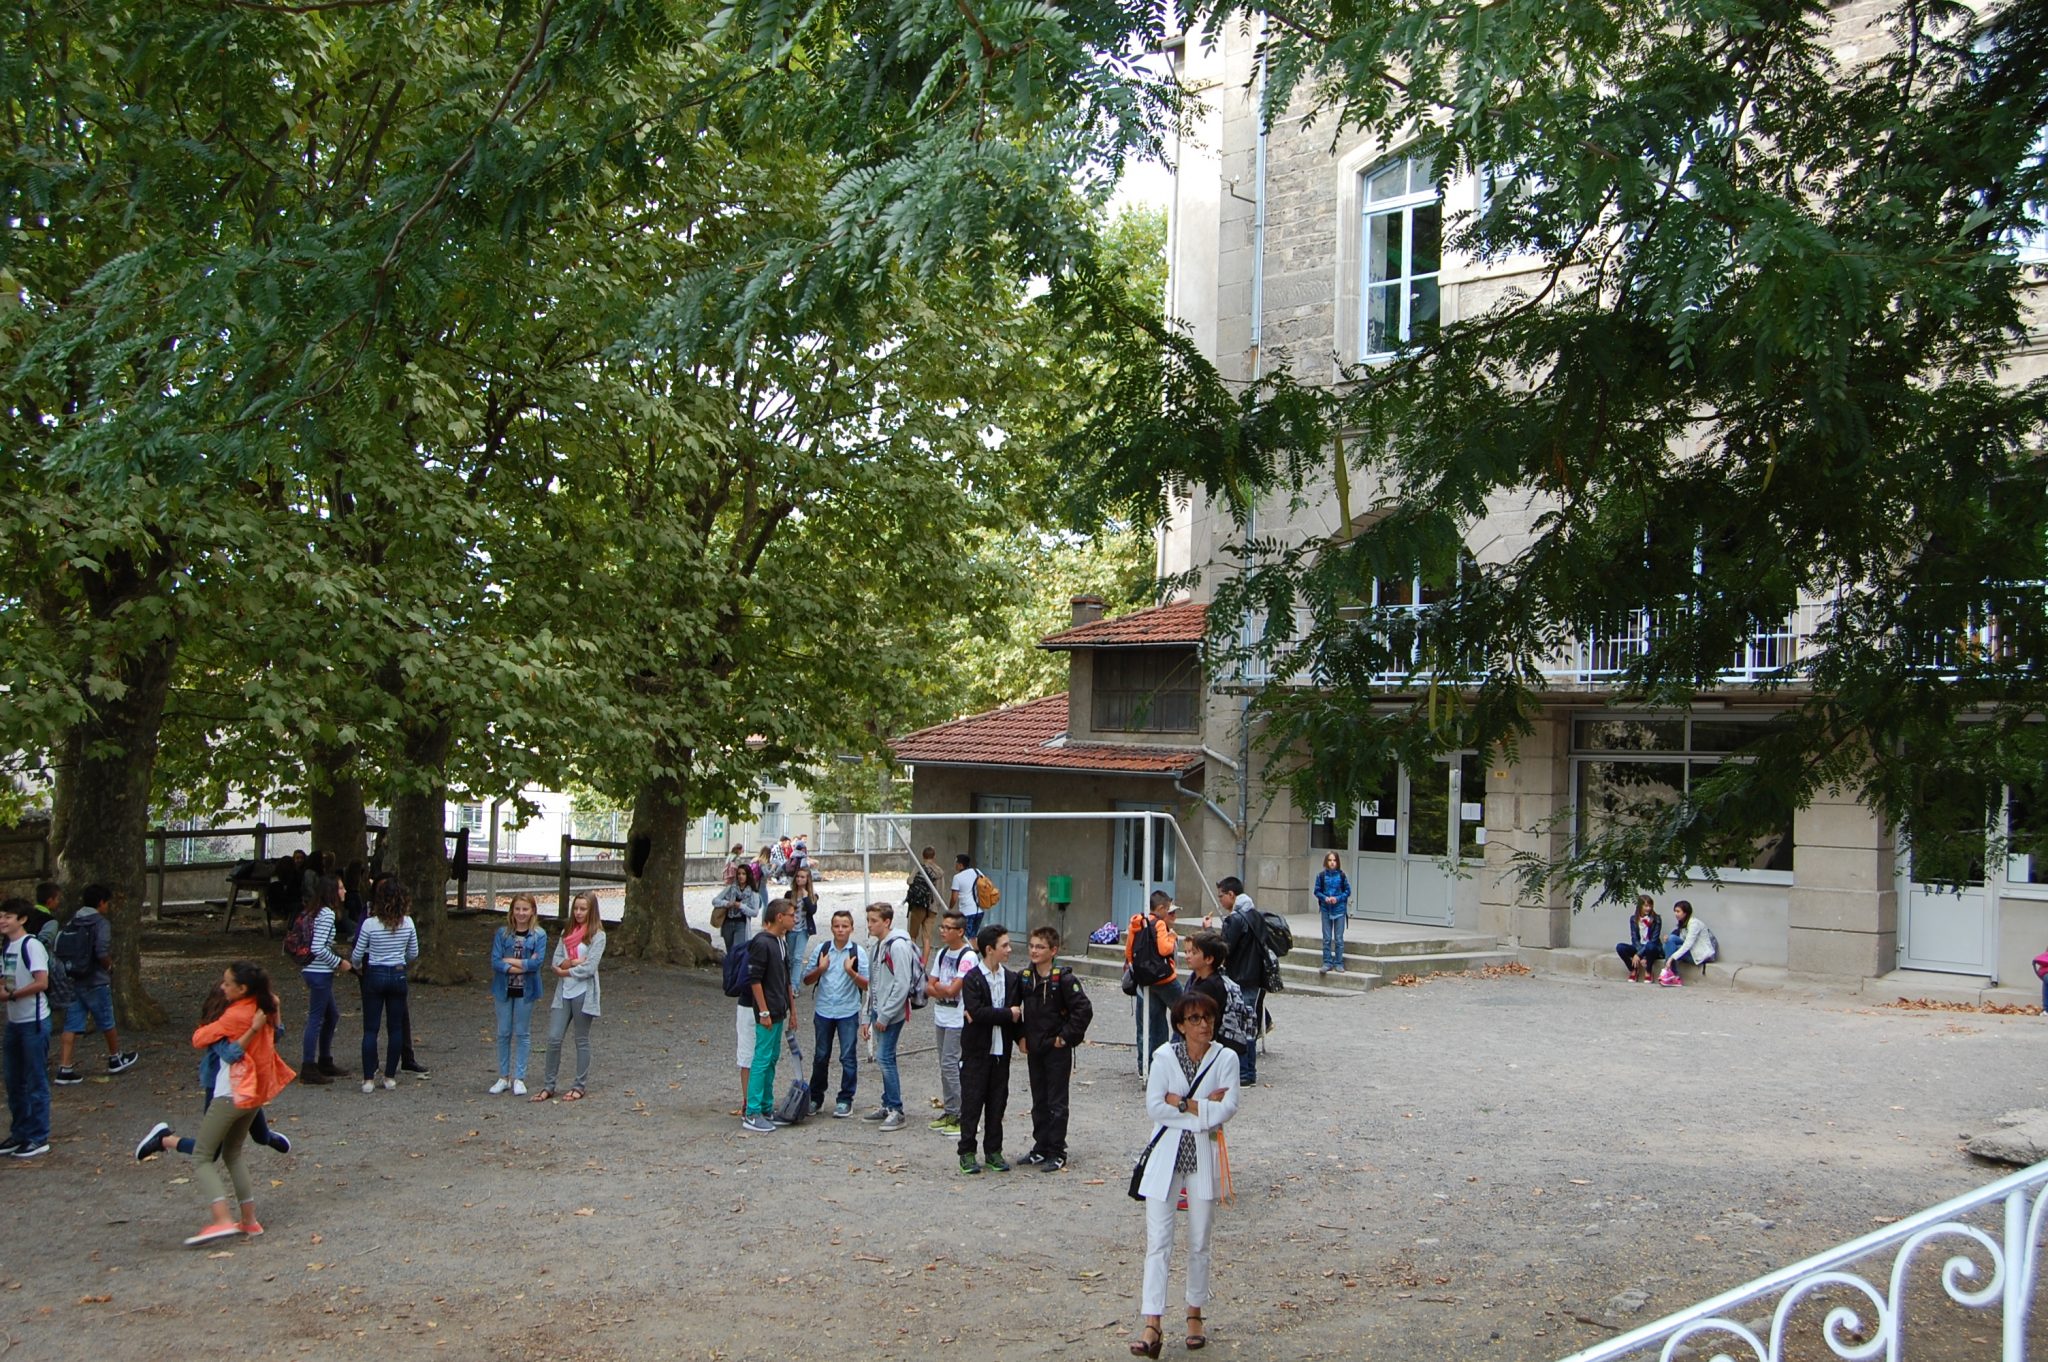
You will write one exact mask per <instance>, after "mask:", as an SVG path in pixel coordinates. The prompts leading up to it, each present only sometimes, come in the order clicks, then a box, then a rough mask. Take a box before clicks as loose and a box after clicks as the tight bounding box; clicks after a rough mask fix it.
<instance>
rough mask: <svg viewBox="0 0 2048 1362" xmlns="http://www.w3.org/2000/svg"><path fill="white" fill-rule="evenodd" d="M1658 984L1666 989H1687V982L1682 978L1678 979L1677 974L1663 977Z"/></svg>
mask: <svg viewBox="0 0 2048 1362" xmlns="http://www.w3.org/2000/svg"><path fill="white" fill-rule="evenodd" d="M1657 982H1658V983H1660V984H1662V985H1663V986H1664V987H1666V988H1684V987H1685V981H1684V980H1683V979H1680V978H1679V977H1678V976H1677V975H1675V974H1666V975H1664V976H1662V977H1661V978H1659V979H1658V980H1657Z"/></svg>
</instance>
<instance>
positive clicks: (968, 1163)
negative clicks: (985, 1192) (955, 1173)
mask: <svg viewBox="0 0 2048 1362" xmlns="http://www.w3.org/2000/svg"><path fill="white" fill-rule="evenodd" d="M980 1171H981V1165H980V1164H978V1163H976V1162H975V1161H974V1155H972V1154H962V1155H961V1156H960V1172H961V1175H962V1176H963V1177H970V1178H971V1177H973V1176H974V1175H975V1174H977V1173H979V1172H980Z"/></svg>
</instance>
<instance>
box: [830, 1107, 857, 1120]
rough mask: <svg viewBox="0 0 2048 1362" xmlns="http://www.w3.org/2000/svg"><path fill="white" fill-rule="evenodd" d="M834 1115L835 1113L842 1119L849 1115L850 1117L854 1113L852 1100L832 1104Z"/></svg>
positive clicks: (835, 1115)
mask: <svg viewBox="0 0 2048 1362" xmlns="http://www.w3.org/2000/svg"><path fill="white" fill-rule="evenodd" d="M832 1115H833V1116H834V1117H836V1118H837V1119H839V1120H841V1121H843V1120H845V1119H846V1118H847V1117H849V1116H851V1115H853V1103H851V1102H835V1103H833V1105H832Z"/></svg>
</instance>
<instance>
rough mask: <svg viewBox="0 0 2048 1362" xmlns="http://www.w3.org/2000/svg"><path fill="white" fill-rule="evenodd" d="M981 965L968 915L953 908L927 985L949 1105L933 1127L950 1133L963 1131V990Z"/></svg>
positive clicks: (945, 920)
mask: <svg viewBox="0 0 2048 1362" xmlns="http://www.w3.org/2000/svg"><path fill="white" fill-rule="evenodd" d="M980 964H981V960H980V958H979V957H978V956H976V955H975V953H974V948H973V947H971V946H969V945H968V944H967V921H966V915H965V914H963V913H962V912H961V911H960V910H959V909H957V908H953V909H949V910H948V911H947V913H946V915H945V916H944V917H943V918H941V919H939V948H938V949H937V950H936V951H933V952H932V963H931V969H930V971H929V972H928V973H927V974H926V976H925V984H924V987H925V992H926V993H927V994H929V995H930V996H931V1000H932V1025H933V1026H935V1027H937V1028H938V1040H939V1093H940V1096H941V1099H942V1100H943V1101H944V1103H945V1107H946V1109H945V1112H944V1113H943V1114H942V1115H941V1116H940V1117H939V1119H938V1120H936V1121H933V1122H932V1129H933V1130H938V1131H943V1132H945V1133H946V1134H948V1135H958V1134H959V1133H960V1028H961V1027H962V1026H964V1025H966V1023H967V1014H966V1010H965V1009H964V1008H962V1007H961V1005H960V990H961V989H963V988H965V987H966V986H967V976H968V975H970V974H972V973H973V972H974V971H975V969H976V967H977V966H979V965H980Z"/></svg>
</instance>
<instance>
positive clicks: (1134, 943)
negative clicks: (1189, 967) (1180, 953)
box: [1131, 916, 1173, 988]
mask: <svg viewBox="0 0 2048 1362" xmlns="http://www.w3.org/2000/svg"><path fill="white" fill-rule="evenodd" d="M1172 977H1173V962H1172V961H1171V960H1168V959H1167V958H1166V957H1165V956H1163V955H1161V954H1160V953H1159V938H1158V936H1157V935H1156V934H1155V933H1154V931H1153V927H1152V919H1151V918H1150V917H1149V916H1140V917H1137V918H1134V919H1132V921H1131V980H1132V982H1134V983H1136V984H1137V985H1138V986H1139V987H1140V988H1150V987H1151V986H1152V985H1154V984H1163V983H1165V982H1166V981H1167V980H1168V979H1171V978H1172Z"/></svg>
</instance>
